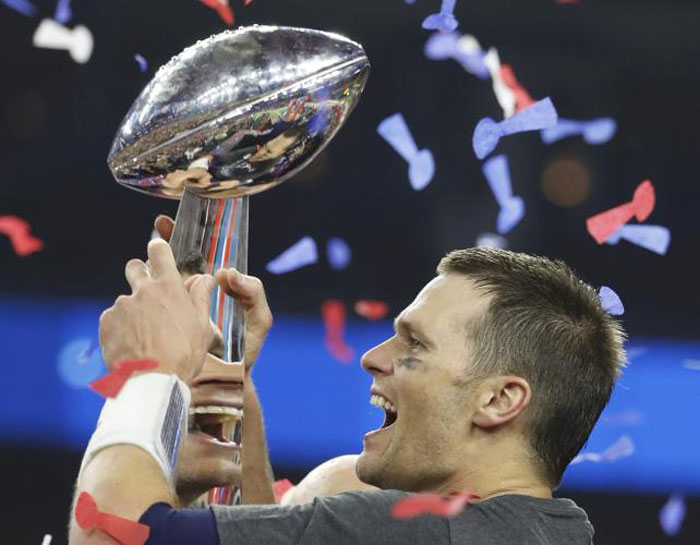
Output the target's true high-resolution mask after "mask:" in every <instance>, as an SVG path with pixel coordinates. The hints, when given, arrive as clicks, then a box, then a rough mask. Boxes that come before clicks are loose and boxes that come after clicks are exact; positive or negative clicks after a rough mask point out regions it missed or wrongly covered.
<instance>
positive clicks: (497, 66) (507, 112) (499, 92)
mask: <svg viewBox="0 0 700 545" xmlns="http://www.w3.org/2000/svg"><path fill="white" fill-rule="evenodd" d="M484 66H486V69H487V70H488V71H489V74H490V75H491V85H492V86H493V93H494V95H496V100H497V101H498V104H499V106H500V107H501V109H502V110H503V118H504V119H506V118H508V117H510V116H512V115H513V114H514V113H515V103H516V98H515V93H514V92H513V90H512V89H511V88H510V87H508V86H507V85H506V82H505V81H503V77H502V73H501V59H500V58H499V56H498V50H497V49H496V48H495V47H492V48H491V49H489V50H488V52H487V53H486V55H484Z"/></svg>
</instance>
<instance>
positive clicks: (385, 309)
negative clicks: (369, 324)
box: [355, 299, 389, 321]
mask: <svg viewBox="0 0 700 545" xmlns="http://www.w3.org/2000/svg"><path fill="white" fill-rule="evenodd" d="M355 312H357V314H359V315H360V316H362V317H364V318H367V319H368V320H372V321H375V320H381V319H382V318H384V317H386V315H387V314H389V305H387V304H386V303H385V302H384V301H375V300H372V299H360V300H359V301H357V302H356V303H355Z"/></svg>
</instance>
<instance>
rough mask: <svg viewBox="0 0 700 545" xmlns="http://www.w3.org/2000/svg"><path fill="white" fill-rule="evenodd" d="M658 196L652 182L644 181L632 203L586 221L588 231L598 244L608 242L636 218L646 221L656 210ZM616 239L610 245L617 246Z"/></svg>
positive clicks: (635, 193) (635, 192)
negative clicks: (621, 228) (616, 232)
mask: <svg viewBox="0 0 700 545" xmlns="http://www.w3.org/2000/svg"><path fill="white" fill-rule="evenodd" d="M655 203H656V194H655V192H654V186H653V185H652V183H651V181H649V180H644V181H643V182H642V183H641V184H639V185H638V186H637V189H635V191H634V196H633V197H632V201H631V202H628V203H625V204H621V205H620V206H616V207H615V208H611V209H610V210H607V211H605V212H602V213H600V214H596V215H595V216H592V217H590V218H588V219H587V220H586V229H588V233H589V234H590V235H591V236H592V237H593V238H594V239H595V241H596V242H597V243H598V244H603V243H604V242H605V241H607V240H608V239H609V237H610V235H612V234H613V233H614V232H615V231H617V230H618V229H619V228H620V227H622V226H623V225H625V224H626V223H627V222H629V221H630V220H631V219H632V218H633V217H635V216H636V218H637V220H639V221H644V220H646V219H647V218H648V217H649V215H650V214H651V212H652V211H653V210H654V205H655ZM617 240H618V239H616V240H615V241H614V242H611V243H610V244H616V243H617Z"/></svg>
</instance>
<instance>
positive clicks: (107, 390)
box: [89, 360, 158, 397]
mask: <svg viewBox="0 0 700 545" xmlns="http://www.w3.org/2000/svg"><path fill="white" fill-rule="evenodd" d="M115 366H116V368H117V369H116V371H112V372H111V373H107V374H106V375H105V376H103V377H100V378H98V379H97V380H95V381H93V382H91V383H90V384H89V386H90V389H91V390H93V391H94V392H97V393H98V394H100V395H101V396H102V397H117V395H118V394H119V392H120V391H121V389H122V388H123V387H124V384H125V383H126V381H127V380H129V379H130V378H131V375H132V374H133V373H135V372H136V371H148V370H150V369H155V368H156V367H158V362H157V361H156V360H125V361H118V362H117V363H115Z"/></svg>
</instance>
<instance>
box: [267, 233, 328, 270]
mask: <svg viewBox="0 0 700 545" xmlns="http://www.w3.org/2000/svg"><path fill="white" fill-rule="evenodd" d="M317 261H318V250H317V249H316V241H315V240H314V239H312V238H311V237H303V238H302V239H300V240H299V241H298V242H296V243H295V244H293V245H292V246H290V247H289V248H287V249H286V250H285V251H284V252H282V253H281V254H280V255H278V256H277V257H276V258H275V259H273V260H272V261H270V262H269V263H268V264H267V265H266V266H265V269H266V270H267V272H269V273H272V274H284V273H288V272H291V271H295V270H297V269H300V268H302V267H306V266H307V265H313V264H314V263H316V262H317Z"/></svg>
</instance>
